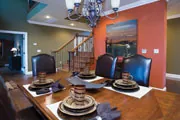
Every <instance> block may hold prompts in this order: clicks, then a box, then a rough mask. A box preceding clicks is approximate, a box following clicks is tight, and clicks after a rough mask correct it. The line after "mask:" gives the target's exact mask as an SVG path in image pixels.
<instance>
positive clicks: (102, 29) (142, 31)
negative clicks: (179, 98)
mask: <svg viewBox="0 0 180 120" xmlns="http://www.w3.org/2000/svg"><path fill="white" fill-rule="evenodd" d="M166 6H167V3H166V0H160V1H158V2H154V3H151V4H147V5H144V6H140V7H137V8H133V9H129V10H126V11H122V12H119V18H117V19H115V20H109V19H107V18H105V17H103V18H101V20H100V22H99V24H98V25H97V27H96V28H95V29H94V30H93V31H94V47H95V48H94V50H95V59H97V57H98V56H99V55H102V54H104V53H105V52H106V51H105V40H106V25H108V24H112V23H117V22H123V21H127V20H133V19H137V21H138V38H137V39H138V43H137V50H138V54H141V49H143V48H145V49H147V53H146V54H143V56H146V57H149V58H152V67H151V75H150V86H153V87H158V88H164V87H165V80H166V77H165V75H166V26H167V25H166V24H167V20H166V11H167V8H166ZM156 48H157V49H159V54H154V53H153V49H156Z"/></svg>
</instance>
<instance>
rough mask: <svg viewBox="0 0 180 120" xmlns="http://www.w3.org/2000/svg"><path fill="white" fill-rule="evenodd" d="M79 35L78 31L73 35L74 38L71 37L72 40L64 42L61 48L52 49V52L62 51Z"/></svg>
mask: <svg viewBox="0 0 180 120" xmlns="http://www.w3.org/2000/svg"><path fill="white" fill-rule="evenodd" d="M77 36H78V33H76V35H75V36H74V37H73V39H71V40H70V41H68V42H67V43H65V44H63V45H62V46H61V47H60V48H59V49H57V50H54V51H52V53H56V52H59V51H61V50H62V49H63V48H64V47H66V46H67V45H68V44H69V43H70V42H72V41H73V40H74V39H75V38H76V37H77Z"/></svg>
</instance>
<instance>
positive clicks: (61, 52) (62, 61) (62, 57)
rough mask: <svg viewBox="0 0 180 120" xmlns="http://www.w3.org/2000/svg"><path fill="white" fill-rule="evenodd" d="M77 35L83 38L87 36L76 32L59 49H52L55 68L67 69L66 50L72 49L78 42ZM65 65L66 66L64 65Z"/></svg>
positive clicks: (67, 57) (67, 58)
mask: <svg viewBox="0 0 180 120" xmlns="http://www.w3.org/2000/svg"><path fill="white" fill-rule="evenodd" d="M78 37H81V38H85V37H87V36H84V35H79V34H78V33H77V34H76V35H75V36H74V37H73V39H71V40H69V41H68V42H67V43H65V44H63V45H62V46H61V47H60V48H59V49H57V50H55V51H52V52H51V54H52V55H53V56H54V58H55V61H56V68H58V70H62V69H64V70H67V71H69V70H68V69H69V66H68V61H69V56H68V51H69V50H72V49H73V48H74V47H75V44H79V43H78V42H79V41H78ZM66 66H67V67H66Z"/></svg>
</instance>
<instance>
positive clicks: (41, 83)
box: [32, 79, 54, 86]
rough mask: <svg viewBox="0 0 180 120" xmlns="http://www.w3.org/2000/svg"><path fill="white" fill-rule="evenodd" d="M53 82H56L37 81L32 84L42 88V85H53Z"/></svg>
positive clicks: (48, 80) (51, 80) (50, 80)
mask: <svg viewBox="0 0 180 120" xmlns="http://www.w3.org/2000/svg"><path fill="white" fill-rule="evenodd" d="M53 82H54V80H53V79H45V80H44V82H40V80H35V81H33V82H32V84H33V85H35V86H41V85H48V84H51V83H53Z"/></svg>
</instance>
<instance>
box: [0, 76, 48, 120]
mask: <svg viewBox="0 0 180 120" xmlns="http://www.w3.org/2000/svg"><path fill="white" fill-rule="evenodd" d="M0 120H46V118H45V117H44V116H43V117H42V116H41V115H40V114H39V113H38V112H36V110H35V108H34V107H28V108H26V109H23V110H20V111H18V112H16V110H15V108H14V104H13V102H12V101H11V98H10V96H9V93H8V91H7V87H6V85H5V82H4V79H3V78H2V77H1V76H0Z"/></svg>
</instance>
